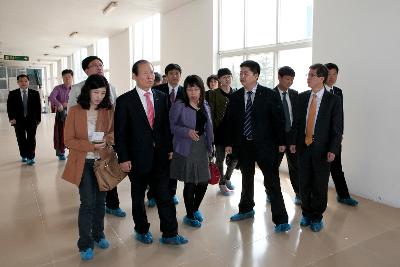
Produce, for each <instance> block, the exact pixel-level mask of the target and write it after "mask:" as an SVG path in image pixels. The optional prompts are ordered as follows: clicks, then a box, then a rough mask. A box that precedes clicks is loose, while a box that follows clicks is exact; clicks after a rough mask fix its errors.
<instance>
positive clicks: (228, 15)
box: [219, 0, 244, 51]
mask: <svg viewBox="0 0 400 267" xmlns="http://www.w3.org/2000/svg"><path fill="white" fill-rule="evenodd" d="M220 10H221V12H220V14H221V18H220V30H221V33H220V39H219V40H220V42H219V44H220V50H221V51H226V50H232V49H238V48H243V38H244V0H221V9H220Z"/></svg>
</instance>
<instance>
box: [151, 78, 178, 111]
mask: <svg viewBox="0 0 400 267" xmlns="http://www.w3.org/2000/svg"><path fill="white" fill-rule="evenodd" d="M153 89H156V90H159V91H161V92H163V93H164V94H166V95H167V100H168V109H170V108H171V106H172V103H171V99H170V98H169V87H168V83H163V84H159V85H157V86H154V87H153ZM182 93H183V87H182V86H180V85H179V87H178V92H175V101H176V100H177V99H181V98H182Z"/></svg>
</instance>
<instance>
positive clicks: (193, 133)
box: [189, 130, 200, 141]
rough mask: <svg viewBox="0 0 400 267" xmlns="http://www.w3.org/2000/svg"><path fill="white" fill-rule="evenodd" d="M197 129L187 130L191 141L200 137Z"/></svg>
mask: <svg viewBox="0 0 400 267" xmlns="http://www.w3.org/2000/svg"><path fill="white" fill-rule="evenodd" d="M198 133H199V132H198V131H196V130H189V137H190V138H192V140H193V141H199V140H200V137H199V135H198Z"/></svg>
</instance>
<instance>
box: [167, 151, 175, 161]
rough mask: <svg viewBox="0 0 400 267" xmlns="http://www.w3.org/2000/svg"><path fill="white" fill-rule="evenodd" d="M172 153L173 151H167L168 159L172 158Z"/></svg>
mask: <svg viewBox="0 0 400 267" xmlns="http://www.w3.org/2000/svg"><path fill="white" fill-rule="evenodd" d="M172 155H174V152H169V153H168V159H169V160H171V159H172Z"/></svg>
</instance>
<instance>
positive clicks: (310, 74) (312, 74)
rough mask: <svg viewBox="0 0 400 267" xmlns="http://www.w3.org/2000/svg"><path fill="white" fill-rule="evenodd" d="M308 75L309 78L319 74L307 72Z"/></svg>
mask: <svg viewBox="0 0 400 267" xmlns="http://www.w3.org/2000/svg"><path fill="white" fill-rule="evenodd" d="M306 77H307V78H314V77H318V75H317V74H314V73H307V74H306Z"/></svg>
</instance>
